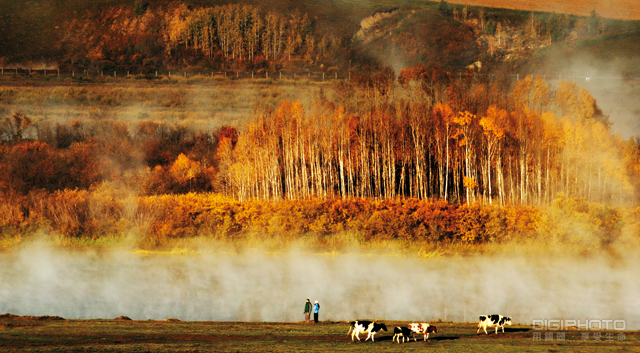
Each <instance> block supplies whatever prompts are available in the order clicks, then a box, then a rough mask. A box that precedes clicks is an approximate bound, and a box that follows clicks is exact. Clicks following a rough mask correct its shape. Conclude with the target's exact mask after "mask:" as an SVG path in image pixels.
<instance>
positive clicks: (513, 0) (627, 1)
mask: <svg viewBox="0 0 640 353" xmlns="http://www.w3.org/2000/svg"><path fill="white" fill-rule="evenodd" d="M448 2H449V3H452V4H459V5H471V6H484V7H498V8H505V9H510V10H523V11H539V12H556V13H566V14H571V15H577V16H588V15H589V14H590V13H591V11H593V10H595V11H596V12H597V13H598V15H600V16H602V17H605V18H611V19H619V20H640V6H639V4H638V1H637V0H450V1H448Z"/></svg>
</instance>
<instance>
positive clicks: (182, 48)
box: [62, 2, 347, 71]
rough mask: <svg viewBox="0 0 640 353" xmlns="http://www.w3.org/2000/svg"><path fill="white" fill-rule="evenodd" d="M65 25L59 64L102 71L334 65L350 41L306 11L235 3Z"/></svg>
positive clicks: (111, 13) (94, 16) (126, 13)
mask: <svg viewBox="0 0 640 353" xmlns="http://www.w3.org/2000/svg"><path fill="white" fill-rule="evenodd" d="M64 31H65V35H64V38H63V40H62V47H63V48H64V49H65V50H64V51H63V52H64V53H66V55H68V56H67V57H66V58H64V60H62V62H63V63H65V64H64V65H71V66H74V65H77V66H82V67H91V68H98V69H105V70H113V69H115V68H116V67H120V68H128V69H130V70H134V71H140V70H141V68H143V67H146V68H147V70H149V68H152V69H153V68H155V69H157V68H171V67H178V68H182V69H185V68H189V67H191V66H196V67H200V68H202V67H205V68H212V69H215V70H222V69H243V70H251V69H255V70H258V69H261V68H269V67H279V68H282V67H283V66H286V64H287V63H289V64H292V63H293V64H294V65H295V66H297V67H301V66H302V67H304V66H305V65H307V64H308V65H311V66H313V65H314V64H316V63H319V62H321V63H324V64H326V65H329V66H331V64H332V63H335V62H337V61H336V60H337V59H338V58H342V57H343V56H344V54H345V51H344V50H345V48H346V47H347V43H343V40H342V39H341V38H338V37H335V36H332V35H330V34H326V33H322V32H319V31H317V30H316V28H315V26H314V23H313V21H312V20H311V19H309V16H308V15H307V14H300V13H297V12H294V13H287V14H284V13H277V12H273V11H266V12H265V11H261V10H259V9H258V8H256V7H254V6H251V5H240V4H235V5H223V6H213V7H201V8H193V9H192V8H190V7H187V6H186V5H184V4H180V3H176V2H171V3H168V4H164V5H161V4H160V5H158V6H155V5H151V4H150V5H148V6H145V7H143V8H130V7H111V8H109V9H106V10H103V11H101V12H99V13H91V14H89V15H88V16H86V17H82V18H76V19H74V20H72V21H71V22H70V23H69V24H68V25H67V27H66V28H65V29H64ZM342 62H344V60H343V61H342ZM136 68H137V70H135V69H136Z"/></svg>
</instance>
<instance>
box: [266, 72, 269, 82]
mask: <svg viewBox="0 0 640 353" xmlns="http://www.w3.org/2000/svg"><path fill="white" fill-rule="evenodd" d="M265 72H266V73H267V76H266V77H267V80H268V79H269V71H265Z"/></svg>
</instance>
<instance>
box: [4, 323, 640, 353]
mask: <svg viewBox="0 0 640 353" xmlns="http://www.w3.org/2000/svg"><path fill="white" fill-rule="evenodd" d="M407 324H408V322H403V321H387V322H386V325H387V327H389V331H391V330H392V328H391V327H394V326H400V325H402V326H406V325H407ZM432 324H434V325H436V326H437V327H438V330H439V333H438V334H435V335H434V334H432V335H431V336H430V338H429V340H428V341H427V342H424V341H421V340H418V341H417V342H413V341H411V342H410V343H405V344H396V343H392V342H391V339H392V336H393V333H392V331H391V332H389V331H388V332H381V333H380V334H378V335H377V337H376V341H375V342H371V341H368V342H364V337H366V336H364V335H362V342H358V341H355V343H352V342H351V340H350V338H349V337H347V331H348V329H349V325H348V323H346V322H332V321H321V322H320V323H319V324H303V323H301V322H299V323H291V322H286V323H274V322H205V321H203V322H187V321H178V320H170V319H169V320H164V321H153V320H149V321H132V320H126V319H114V320H104V319H97V320H65V319H61V318H56V317H16V316H11V315H3V316H2V317H0V350H2V351H5V352H53V351H65V352H86V351H91V352H150V351H153V352H200V351H216V352H291V351H307V352H314V351H318V352H330V351H341V352H360V351H363V350H366V351H368V352H377V351H385V352H396V351H397V352H400V351H402V352H407V351H409V352H413V351H423V350H424V349H425V348H427V349H430V350H434V351H441V352H450V351H451V352H494V351H496V352H498V351H499V352H570V351H580V352H608V351H633V350H637V349H639V347H640V333H638V332H636V331H624V332H623V331H609V334H607V332H600V333H601V338H600V339H599V340H596V339H595V338H593V337H594V334H595V333H596V332H595V331H591V332H589V333H590V335H589V339H588V340H584V339H583V336H582V334H583V333H584V332H587V331H582V332H578V331H576V330H568V331H557V332H564V336H565V337H564V340H562V339H558V338H557V332H553V331H534V330H532V329H531V327H529V326H528V325H513V326H511V327H507V328H506V329H505V334H502V333H500V334H498V335H495V334H489V335H484V334H479V335H476V325H475V324H474V323H452V322H446V323H432ZM534 332H539V333H541V339H540V340H539V341H538V340H537V338H534V337H537V336H536V335H535V334H534ZM548 332H553V333H554V335H553V339H550V338H549V337H550V336H547V335H546V333H548ZM595 336H596V337H597V335H595ZM620 337H624V340H620V339H619V338H620Z"/></svg>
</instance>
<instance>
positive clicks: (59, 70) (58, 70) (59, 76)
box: [58, 69, 60, 77]
mask: <svg viewBox="0 0 640 353" xmlns="http://www.w3.org/2000/svg"><path fill="white" fill-rule="evenodd" d="M58 77H60V69H58Z"/></svg>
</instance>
